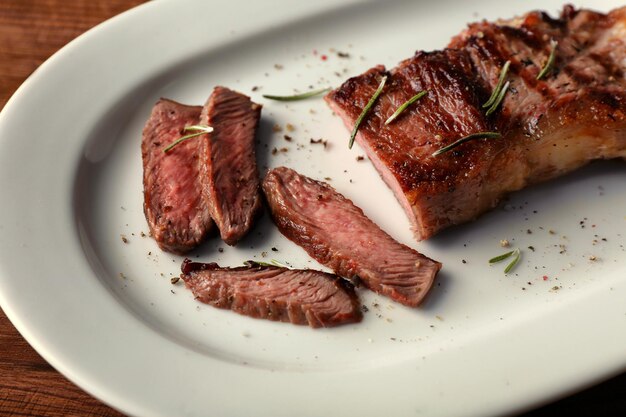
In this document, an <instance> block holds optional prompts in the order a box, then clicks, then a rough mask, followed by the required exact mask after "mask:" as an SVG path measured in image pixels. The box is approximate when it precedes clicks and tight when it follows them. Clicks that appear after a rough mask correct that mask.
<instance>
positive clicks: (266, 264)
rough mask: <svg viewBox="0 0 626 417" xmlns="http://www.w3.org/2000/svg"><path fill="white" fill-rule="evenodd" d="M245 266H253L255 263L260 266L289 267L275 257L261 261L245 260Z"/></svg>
mask: <svg viewBox="0 0 626 417" xmlns="http://www.w3.org/2000/svg"><path fill="white" fill-rule="evenodd" d="M243 264H244V265H245V266H249V267H254V266H255V265H261V266H277V267H280V268H289V267H288V266H287V265H285V264H283V263H281V262H278V261H277V260H276V259H272V260H271V261H270V262H261V261H245V262H244V263H243Z"/></svg>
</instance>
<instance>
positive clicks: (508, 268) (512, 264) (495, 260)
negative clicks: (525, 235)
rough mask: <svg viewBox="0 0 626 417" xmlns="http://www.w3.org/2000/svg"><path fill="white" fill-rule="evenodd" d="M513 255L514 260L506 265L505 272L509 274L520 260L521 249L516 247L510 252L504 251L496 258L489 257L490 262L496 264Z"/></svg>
mask: <svg viewBox="0 0 626 417" xmlns="http://www.w3.org/2000/svg"><path fill="white" fill-rule="evenodd" d="M511 255H513V260H512V261H511V262H510V263H509V264H508V265H507V266H506V268H504V273H505V274H508V273H509V272H511V270H512V269H513V268H514V267H515V265H517V263H518V262H519V260H520V257H521V251H520V250H519V249H515V250H512V251H510V252H507V253H504V254H502V255H499V256H496V257H495V258H491V259H489V263H490V264H495V263H498V262H502V261H504V260H505V259H507V258H509V257H510V256H511Z"/></svg>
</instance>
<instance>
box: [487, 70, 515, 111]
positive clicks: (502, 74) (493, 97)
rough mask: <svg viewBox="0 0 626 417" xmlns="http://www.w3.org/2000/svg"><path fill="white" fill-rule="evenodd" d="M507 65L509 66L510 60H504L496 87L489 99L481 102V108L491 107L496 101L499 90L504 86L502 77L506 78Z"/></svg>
mask: <svg viewBox="0 0 626 417" xmlns="http://www.w3.org/2000/svg"><path fill="white" fill-rule="evenodd" d="M509 66H511V61H506V62H505V63H504V65H503V66H502V70H501V71H500V78H498V84H496V88H494V89H493V92H492V93H491V97H489V100H487V101H486V102H485V104H483V109H486V108H491V107H492V106H493V105H494V104H495V103H496V102H497V100H498V96H499V95H500V91H501V90H502V87H503V86H504V79H505V78H506V74H507V73H508V72H509Z"/></svg>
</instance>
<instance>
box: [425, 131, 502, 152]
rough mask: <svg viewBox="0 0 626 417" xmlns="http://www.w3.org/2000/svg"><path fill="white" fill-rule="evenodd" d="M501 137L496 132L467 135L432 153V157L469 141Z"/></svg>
mask: <svg viewBox="0 0 626 417" xmlns="http://www.w3.org/2000/svg"><path fill="white" fill-rule="evenodd" d="M501 137H502V135H501V134H500V133H498V132H478V133H472V134H471V135H467V136H465V137H463V138H461V139H459V140H457V141H456V142H452V143H451V144H449V145H448V146H444V147H443V148H441V149H439V150H437V151H435V152H433V156H439V155H441V154H442V153H445V152H448V151H449V150H452V149H454V148H456V147H457V146H459V145H461V144H463V143H465V142H468V141H470V140H473V139H483V138H485V139H497V138H501Z"/></svg>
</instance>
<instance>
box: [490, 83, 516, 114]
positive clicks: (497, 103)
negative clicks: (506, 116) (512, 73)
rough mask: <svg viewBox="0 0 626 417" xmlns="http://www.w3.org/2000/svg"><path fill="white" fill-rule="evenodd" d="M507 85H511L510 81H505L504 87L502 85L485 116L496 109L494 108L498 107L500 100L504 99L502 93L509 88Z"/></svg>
mask: <svg viewBox="0 0 626 417" xmlns="http://www.w3.org/2000/svg"><path fill="white" fill-rule="evenodd" d="M509 85H511V83H510V82H508V81H507V82H506V84H504V87H502V89H501V90H500V93H499V94H498V97H497V98H496V101H495V102H494V103H493V105H492V106H491V107H489V108H488V109H487V111H486V112H485V116H489V115H490V114H491V113H493V112H494V111H496V109H497V108H498V106H499V105H500V103H501V102H502V100H503V99H504V95H505V94H506V92H507V90H508V89H509Z"/></svg>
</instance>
